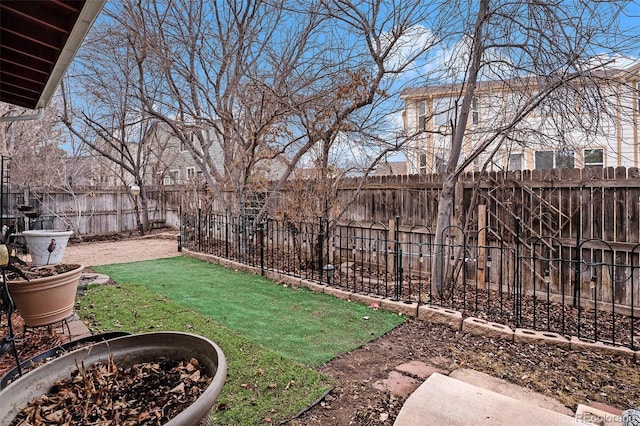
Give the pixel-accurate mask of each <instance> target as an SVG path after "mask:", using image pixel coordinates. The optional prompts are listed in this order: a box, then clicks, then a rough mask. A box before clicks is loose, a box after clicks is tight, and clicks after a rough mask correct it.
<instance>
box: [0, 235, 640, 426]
mask: <svg viewBox="0 0 640 426" xmlns="http://www.w3.org/2000/svg"><path fill="white" fill-rule="evenodd" d="M178 255H180V253H179V252H178V251H177V242H176V240H175V238H172V239H158V238H153V239H146V238H145V239H141V238H126V239H121V240H117V241H108V242H107V241H98V242H89V243H82V244H71V245H70V246H69V247H68V248H67V251H66V252H65V257H64V260H63V261H64V262H70V263H82V264H84V265H86V266H89V267H90V266H96V265H101V264H108V263H119V262H132V261H137V260H148V259H157V258H161V257H171V256H178ZM3 331H4V330H3V329H2V327H0V337H2V333H3ZM45 349H46V348H42V350H45ZM416 361H419V362H421V363H424V364H426V365H427V366H429V367H432V368H434V369H437V370H438V371H445V372H447V371H452V370H455V369H458V368H471V369H474V370H478V371H482V372H485V373H487V374H490V375H492V376H494V377H497V378H500V379H504V380H507V381H508V382H511V383H514V384H516V385H519V386H522V387H525V388H527V389H531V390H533V391H536V392H540V393H542V394H544V395H546V396H548V397H551V398H554V399H557V400H558V401H560V403H561V404H562V405H564V406H566V407H568V408H569V409H570V410H572V411H573V410H575V409H576V407H577V405H578V404H593V403H603V404H608V405H610V406H613V407H616V408H618V409H620V410H624V409H627V408H632V407H637V406H638V405H640V386H638V383H640V364H639V363H637V362H635V361H633V360H631V359H629V358H627V357H621V356H618V355H606V354H600V353H594V352H587V351H574V350H567V349H562V348H559V347H555V346H550V345H549V346H544V345H533V344H527V343H514V342H510V341H506V340H501V339H495V338H487V337H482V336H474V335H470V334H465V333H461V332H456V331H453V330H451V329H450V328H448V327H446V326H441V325H435V324H429V323H425V322H423V321H418V320H408V321H407V322H406V323H405V324H403V325H401V326H400V327H398V328H396V329H394V330H392V331H391V332H389V333H388V334H387V335H385V336H383V337H382V338H380V339H377V340H375V341H373V342H370V343H368V344H366V345H364V346H362V347H360V348H358V349H356V350H354V351H352V352H350V353H347V354H344V355H342V356H340V357H338V358H336V359H334V360H332V361H330V362H329V363H327V364H325V365H324V366H322V367H321V368H320V371H322V372H324V373H326V374H328V375H330V376H332V377H334V378H335V379H336V380H337V381H338V383H339V384H338V386H336V387H335V388H334V389H333V390H331V392H329V393H328V394H327V395H326V396H325V397H324V398H323V399H322V400H320V401H318V403H317V404H316V405H314V406H313V407H310V408H309V409H308V410H306V411H305V412H303V413H301V415H300V416H298V417H297V418H295V419H291V420H289V421H288V422H286V423H285V424H287V425H289V426H302V425H392V424H393V422H394V420H395V418H396V416H397V415H398V413H399V411H400V409H401V407H402V405H403V403H404V401H405V399H406V393H405V395H403V394H402V392H392V391H390V390H388V389H385V388H384V386H382V387H381V386H380V383H381V382H383V381H385V380H388V379H389V378H390V377H392V376H393V374H394V373H397V367H398V366H400V365H403V364H405V363H410V362H416ZM413 379H414V382H415V386H417V385H419V384H420V383H421V378H420V377H413Z"/></svg>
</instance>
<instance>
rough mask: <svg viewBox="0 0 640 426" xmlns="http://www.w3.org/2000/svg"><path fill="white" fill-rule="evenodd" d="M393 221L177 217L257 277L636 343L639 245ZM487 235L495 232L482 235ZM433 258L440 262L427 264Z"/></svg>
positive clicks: (192, 244)
mask: <svg viewBox="0 0 640 426" xmlns="http://www.w3.org/2000/svg"><path fill="white" fill-rule="evenodd" d="M398 220H399V217H397V218H395V219H393V220H391V221H389V222H387V223H381V222H378V223H374V224H371V225H363V224H360V223H358V222H354V221H351V222H340V223H338V222H332V221H327V220H325V219H323V218H315V219H311V220H302V221H298V222H293V221H290V220H277V219H274V218H268V219H266V220H265V221H263V222H261V223H252V222H251V221H248V220H246V219H245V218H243V217H235V216H230V215H228V214H219V213H213V212H203V211H198V212H196V213H194V214H187V215H185V216H183V220H182V227H181V241H182V244H183V245H184V246H185V247H187V248H189V249H191V250H195V251H199V252H203V253H208V254H213V255H216V256H220V257H223V258H228V259H232V260H235V261H238V262H242V263H245V264H248V265H251V266H254V267H258V268H260V269H261V270H262V271H263V273H264V272H265V271H267V270H269V271H278V272H281V273H285V274H289V275H293V276H296V277H301V278H305V279H308V280H313V281H317V282H320V283H323V284H327V285H331V286H337V287H340V288H343V289H345V290H349V291H351V292H355V293H364V294H369V295H376V296H381V297H387V298H392V299H394V300H402V301H407V302H417V303H418V304H432V305H438V306H443V307H447V308H452V309H457V310H460V311H462V312H463V313H464V314H465V315H473V316H477V317H481V318H486V319H489V320H491V321H496V322H500V323H503V324H506V325H509V326H511V327H514V328H517V327H523V328H530V329H534V330H540V331H550V332H556V333H559V334H561V335H565V336H578V337H580V338H584V339H589V340H593V341H604V342H608V343H612V344H614V345H623V346H627V347H630V348H632V349H634V350H635V349H638V348H640V339H639V338H638V336H640V322H639V321H638V318H637V316H638V309H639V308H640V306H639V303H638V292H639V291H640V287H639V282H640V272H639V269H640V262H639V257H638V254H639V253H640V246H637V247H634V249H632V250H630V251H624V252H622V253H621V252H620V250H618V249H616V248H614V247H612V246H611V245H610V244H608V243H607V242H605V241H603V240H596V239H585V240H579V241H572V243H574V244H576V245H574V246H565V245H564V244H563V242H562V241H561V240H560V239H559V238H555V237H544V238H543V237H540V238H538V239H537V240H535V241H524V240H523V239H520V238H515V239H512V238H511V239H510V241H507V239H503V238H500V235H499V234H498V231H497V230H496V229H492V228H488V227H487V228H485V229H480V230H474V231H472V232H471V233H465V231H464V230H463V229H462V228H459V227H451V228H449V229H447V230H445V235H444V236H445V238H444V243H443V244H442V245H440V246H436V245H435V244H434V234H433V232H432V231H431V230H430V228H428V227H426V226H420V225H414V226H410V227H409V226H400V225H399V223H398ZM517 227H518V222H516V229H515V230H516V231H517V230H518V229H517ZM482 234H484V236H483V235H482ZM489 234H491V235H493V237H492V238H486V240H484V238H485V237H486V236H487V235H489ZM516 235H518V234H517V233H516ZM483 240H484V241H485V243H484V244H479V243H478V241H483ZM435 262H441V265H442V268H439V269H438V268H434V265H435V264H436V263H435ZM437 271H440V272H439V275H436V272H437ZM443 283H446V286H445V288H444V291H439V289H440V286H441V285H442V284H443Z"/></svg>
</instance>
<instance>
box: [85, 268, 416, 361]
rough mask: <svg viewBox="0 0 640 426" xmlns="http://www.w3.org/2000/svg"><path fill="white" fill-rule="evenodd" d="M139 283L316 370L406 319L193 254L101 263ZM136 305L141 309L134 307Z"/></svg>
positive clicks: (117, 277)
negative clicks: (223, 265)
mask: <svg viewBox="0 0 640 426" xmlns="http://www.w3.org/2000/svg"><path fill="white" fill-rule="evenodd" d="M94 270H96V271H97V272H100V273H104V274H107V275H109V276H110V277H111V278H112V279H113V280H114V281H116V282H118V283H119V284H122V285H128V284H133V283H135V284H140V285H143V286H145V287H146V288H148V289H150V290H153V291H154V292H156V293H158V294H161V295H163V296H166V297H168V298H169V299H171V300H173V301H175V302H177V303H179V304H181V305H182V306H185V307H188V308H190V309H193V310H194V311H197V312H200V313H201V314H203V315H206V316H207V317H209V318H212V319H214V320H215V321H216V322H218V323H219V324H222V325H223V326H225V327H227V328H229V329H231V330H235V331H237V332H239V333H240V334H242V335H243V336H245V337H247V338H248V339H250V340H252V341H254V342H256V343H259V344H260V345H262V346H264V347H266V348H269V349H271V350H274V351H276V352H278V353H280V354H281V355H283V356H285V357H287V358H292V359H295V360H297V361H300V362H302V363H304V364H307V365H310V366H313V367H316V366H320V365H322V364H324V363H326V362H327V361H329V360H331V359H333V358H335V357H336V356H338V355H340V354H343V353H346V352H349V351H351V350H353V349H355V348H357V347H360V346H362V345H363V344H364V343H366V342H368V341H371V340H373V339H375V338H377V337H380V336H382V335H383V334H385V333H387V332H388V331H389V330H391V329H393V328H395V327H397V326H398V325H400V324H401V323H402V322H403V321H404V318H403V317H402V316H399V315H397V314H394V313H391V312H385V311H375V310H372V309H371V308H368V307H367V306H364V305H360V304H357V303H351V302H347V301H343V300H340V299H337V298H335V297H332V296H329V295H325V294H317V293H313V292H311V291H309V290H307V289H305V288H291V287H284V286H282V285H278V284H276V283H273V282H272V281H270V280H268V279H266V278H264V277H261V276H259V275H252V274H248V273H246V272H239V271H234V270H231V269H227V268H223V267H221V266H218V265H213V264H210V263H207V262H203V261H200V260H196V259H192V258H188V257H174V258H169V259H159V260H152V261H145V262H135V263H124V264H115V265H107V266H99V267H95V268H94ZM133 309H135V307H133Z"/></svg>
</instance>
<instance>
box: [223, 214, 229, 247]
mask: <svg viewBox="0 0 640 426" xmlns="http://www.w3.org/2000/svg"><path fill="white" fill-rule="evenodd" d="M224 257H226V258H227V259H229V210H225V211H224Z"/></svg>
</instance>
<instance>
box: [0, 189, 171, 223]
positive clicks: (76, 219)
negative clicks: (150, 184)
mask: <svg viewBox="0 0 640 426" xmlns="http://www.w3.org/2000/svg"><path fill="white" fill-rule="evenodd" d="M146 191H147V198H148V200H149V222H150V224H159V225H162V226H167V227H175V228H177V227H178V226H179V223H180V218H179V211H180V202H181V190H180V188H178V187H159V188H147V189H146ZM4 197H5V199H4V200H3V203H2V205H3V218H4V219H5V222H11V223H13V222H15V224H16V228H17V229H18V230H23V229H29V228H31V229H42V228H45V229H73V230H74V231H75V232H76V234H80V235H105V234H113V233H119V232H127V231H135V230H136V229H137V227H136V209H135V204H134V198H133V197H132V196H131V195H130V194H129V191H128V188H124V187H116V188H96V187H86V188H74V190H73V191H72V192H71V191H55V190H49V191H47V192H38V193H33V192H32V193H29V191H24V190H19V191H18V190H9V191H6V192H5V193H4ZM21 204H25V205H30V206H32V207H33V209H32V211H35V212H38V213H39V214H40V216H38V217H37V218H33V219H29V218H28V217H26V215H25V213H24V212H20V211H18V209H17V206H18V205H21ZM139 209H140V208H139Z"/></svg>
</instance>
